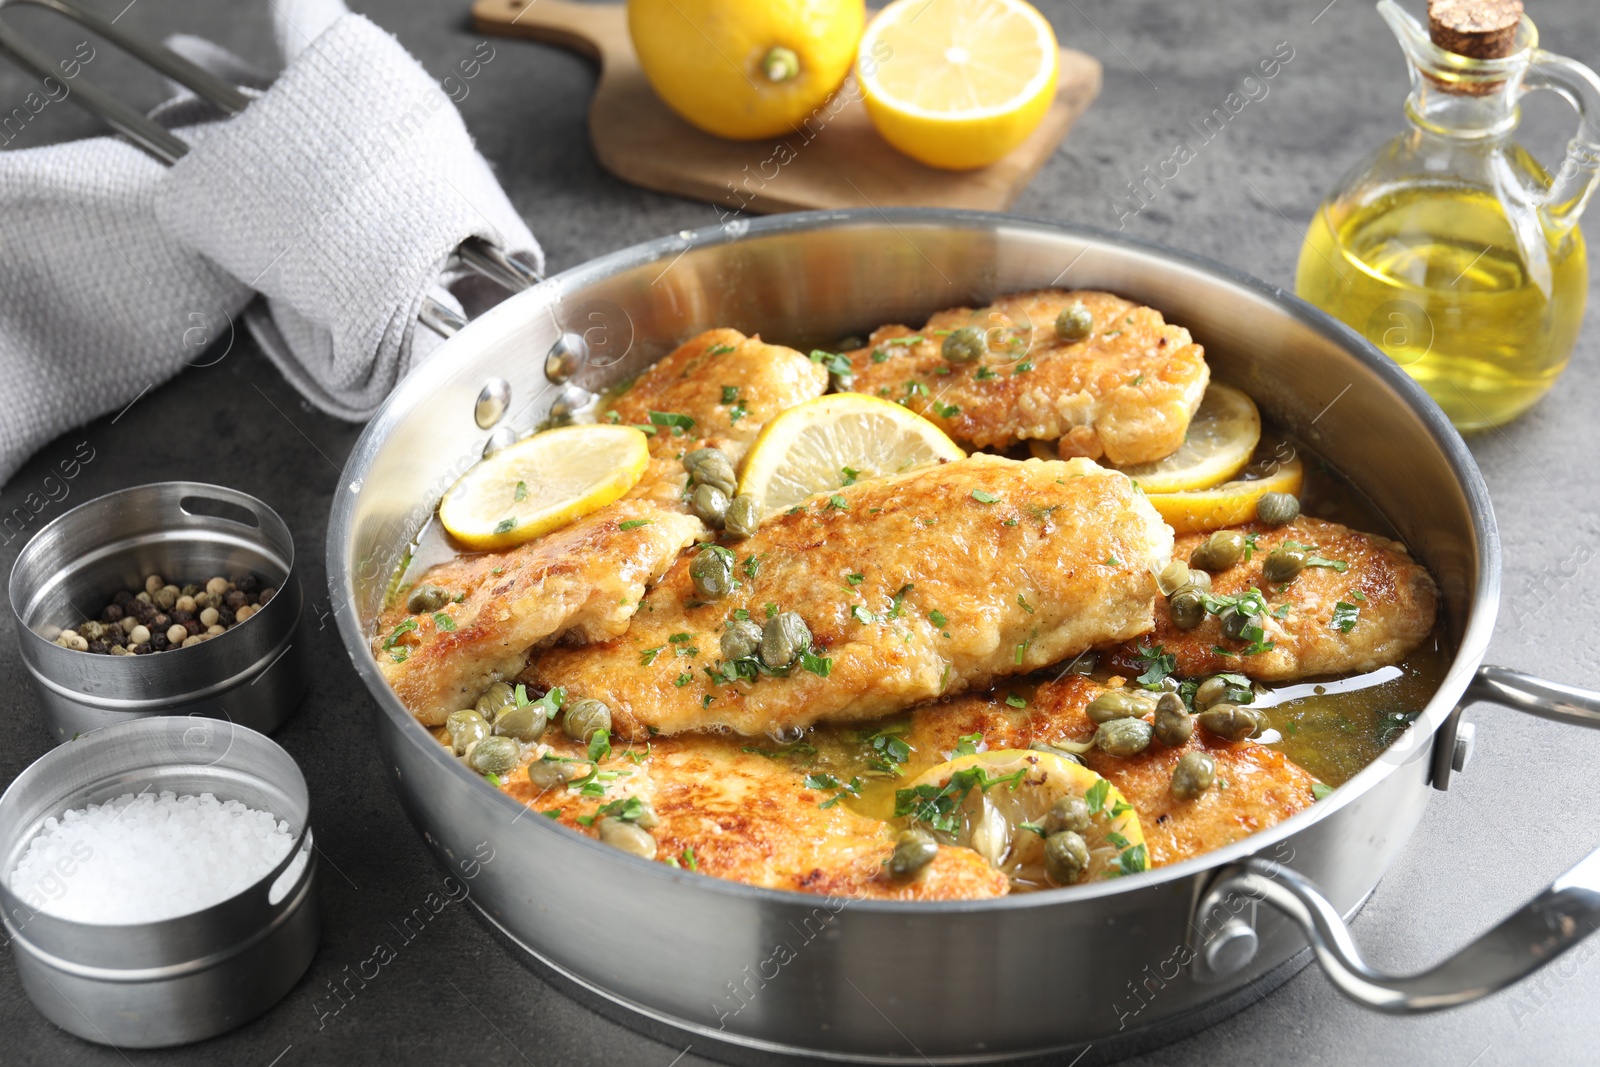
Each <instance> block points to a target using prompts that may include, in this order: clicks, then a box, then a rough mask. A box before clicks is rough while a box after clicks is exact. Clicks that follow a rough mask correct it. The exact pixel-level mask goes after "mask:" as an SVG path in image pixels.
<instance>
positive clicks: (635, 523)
mask: <svg viewBox="0 0 1600 1067" xmlns="http://www.w3.org/2000/svg"><path fill="white" fill-rule="evenodd" d="M650 522H651V520H649V519H629V520H628V521H627V522H619V523H617V529H619V530H637V529H638V528H639V527H641V526H649V525H650Z"/></svg>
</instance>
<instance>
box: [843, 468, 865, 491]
mask: <svg viewBox="0 0 1600 1067" xmlns="http://www.w3.org/2000/svg"><path fill="white" fill-rule="evenodd" d="M839 476H840V477H841V478H842V479H843V481H841V482H840V483H839V488H841V489H842V488H844V487H845V486H847V485H855V484H856V479H857V478H859V477H861V472H860V471H858V470H856V469H855V468H854V467H840V468H839Z"/></svg>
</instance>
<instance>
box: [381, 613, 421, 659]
mask: <svg viewBox="0 0 1600 1067" xmlns="http://www.w3.org/2000/svg"><path fill="white" fill-rule="evenodd" d="M416 628H417V620H416V619H407V620H406V621H405V622H403V623H401V624H400V625H399V626H396V627H395V628H394V630H392V631H391V632H390V634H389V636H388V637H386V638H384V639H383V650H384V651H385V652H387V651H389V649H391V648H393V647H394V643H395V642H396V641H398V640H400V637H401V635H402V634H408V633H410V632H411V631H412V630H415V629H416ZM396 662H400V661H398V660H397V661H396Z"/></svg>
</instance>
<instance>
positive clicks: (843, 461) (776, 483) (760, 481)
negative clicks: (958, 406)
mask: <svg viewBox="0 0 1600 1067" xmlns="http://www.w3.org/2000/svg"><path fill="white" fill-rule="evenodd" d="M966 455H967V454H966V453H965V452H963V451H961V449H960V447H959V446H957V445H956V443H955V442H954V441H952V440H950V438H948V437H946V436H945V433H944V431H943V430H941V429H939V427H937V426H935V425H934V424H933V423H931V422H929V421H928V420H927V419H925V418H923V417H922V416H921V415H918V414H916V413H915V412H912V411H908V410H906V409H905V408H903V407H901V406H900V405H899V404H893V403H890V402H889V401H887V400H880V399H878V398H877V397H875V396H866V395H864V394H861V393H833V394H831V395H829V396H819V397H817V398H816V399H815V400H808V401H806V402H805V403H803V404H796V405H795V406H794V407H792V408H790V409H789V410H788V411H785V412H784V413H783V414H781V415H779V416H778V417H777V418H775V419H773V420H772V421H771V422H769V423H767V425H766V426H765V427H764V428H763V429H762V431H761V434H760V436H758V437H757V438H756V440H755V443H754V444H753V445H751V446H750V453H749V455H747V456H746V457H745V461H744V476H743V478H742V479H741V480H740V482H739V492H741V493H749V494H751V495H752V496H754V497H755V498H756V500H757V502H758V503H759V504H760V506H761V513H762V514H763V515H771V514H774V513H775V512H778V511H782V510H783V509H785V508H789V507H793V506H794V505H795V504H798V503H800V501H802V500H804V499H806V498H807V497H809V496H812V495H813V494H816V493H827V492H832V491H833V490H835V489H839V488H841V487H843V486H846V485H851V484H853V483H855V482H857V481H861V480H864V479H866V478H874V477H880V476H882V475H885V474H898V473H900V472H901V471H908V470H914V469H915V468H917V467H926V466H928V465H929V464H932V463H938V462H939V461H941V460H947V459H965V458H966Z"/></svg>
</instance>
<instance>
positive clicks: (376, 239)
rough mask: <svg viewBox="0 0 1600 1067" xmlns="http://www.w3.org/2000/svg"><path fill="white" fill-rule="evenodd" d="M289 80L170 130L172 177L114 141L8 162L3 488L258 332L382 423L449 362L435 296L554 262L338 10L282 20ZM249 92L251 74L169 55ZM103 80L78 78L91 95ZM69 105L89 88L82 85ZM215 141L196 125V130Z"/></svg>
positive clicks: (296, 5)
mask: <svg viewBox="0 0 1600 1067" xmlns="http://www.w3.org/2000/svg"><path fill="white" fill-rule="evenodd" d="M274 11H275V15H276V30H277V39H278V43H279V48H280V51H281V52H282V54H283V55H284V56H285V58H286V59H287V61H288V63H287V67H286V69H285V70H284V71H283V73H282V74H280V75H279V76H278V78H277V80H276V81H275V82H273V84H272V85H271V86H270V87H268V88H265V89H264V90H263V91H262V92H261V93H260V95H259V97H258V98H257V99H255V100H254V101H253V102H252V103H251V104H250V106H249V107H248V108H247V109H246V110H245V111H244V112H243V113H242V114H240V115H238V116H236V117H234V118H231V119H228V120H226V121H217V122H200V119H201V118H202V117H208V116H205V115H204V109H203V108H201V107H200V106H199V105H198V104H197V102H195V101H194V100H193V99H192V98H182V97H181V98H180V99H179V100H177V101H175V102H174V103H173V104H171V105H168V106H167V107H165V108H163V109H161V111H160V112H158V118H159V119H160V120H161V121H162V122H163V123H164V124H166V125H169V126H174V127H176V128H177V132H178V134H179V136H181V137H182V138H183V139H184V140H185V141H187V142H188V143H189V144H190V145H192V146H193V147H192V149H191V151H190V152H189V153H188V154H187V155H186V156H184V158H183V159H181V160H180V161H179V162H178V163H177V165H176V166H174V167H173V168H171V169H170V170H169V169H167V168H165V167H164V166H162V164H160V163H159V162H157V161H156V160H154V159H152V158H150V157H149V156H147V155H146V154H145V153H144V152H143V151H141V150H140V149H138V148H135V147H133V146H132V145H130V144H127V143H126V142H123V141H122V140H120V139H116V138H110V137H106V138H94V139H90V140H87V141H80V142H76V143H72V144H65V145H59V146H52V147H49V148H40V149H29V150H21V151H11V152H0V249H3V250H4V252H3V254H0V482H3V481H4V480H5V479H7V478H9V477H10V475H11V473H12V472H13V471H14V470H15V469H16V467H17V466H18V465H19V464H20V463H21V462H22V461H23V460H24V459H26V458H27V456H28V455H29V454H30V453H31V452H32V451H33V450H34V449H36V448H38V447H39V445H41V444H43V443H44V442H45V441H47V440H49V439H50V438H52V437H54V436H56V435H57V434H59V433H61V432H63V431H64V430H66V429H67V428H69V427H71V426H73V425H77V424H80V423H83V422H86V421H88V420H90V419H92V418H95V417H97V416H99V415H102V414H106V413H108V412H115V411H118V410H119V409H121V408H123V407H124V406H126V405H127V404H129V403H131V402H133V401H134V400H135V399H136V398H137V397H138V396H139V395H141V394H142V393H143V392H144V391H145V390H148V389H149V388H150V387H151V386H153V385H155V384H158V383H159V382H161V381H164V380H166V379H167V378H169V377H171V376H172V375H173V374H175V373H177V371H179V370H180V369H182V368H183V367H184V366H185V365H186V364H191V363H204V362H208V361H212V360H215V359H218V358H221V357H222V355H224V354H226V351H227V345H228V344H229V343H230V341H231V332H232V331H233V330H234V329H235V328H236V326H235V324H236V323H237V322H238V321H239V320H240V316H241V312H243V311H244V309H245V306H246V305H247V304H249V302H250V301H251V299H252V297H253V295H254V294H255V293H257V292H259V293H261V294H262V295H263V296H264V298H265V300H264V301H263V302H258V303H256V304H255V305H254V306H252V307H251V308H250V310H249V312H248V313H246V314H245V316H244V317H245V319H246V321H248V323H249V325H250V327H251V329H252V330H253V331H255V332H256V333H257V334H258V336H259V337H260V339H261V341H262V343H263V347H264V348H265V349H266V351H267V352H268V354H269V356H270V357H271V358H272V359H273V360H274V362H275V363H277V365H278V366H279V367H280V369H282V371H283V372H284V374H285V376H286V377H287V378H288V379H289V380H290V381H291V382H292V383H293V384H294V385H295V386H296V387H297V388H298V389H299V390H300V391H301V392H302V393H303V394H304V395H305V396H306V397H307V398H308V399H309V400H310V401H311V402H312V403H314V404H316V405H318V406H319V407H321V408H322V409H323V410H326V411H328V412H331V413H333V414H335V415H339V416H341V417H344V418H350V419H358V420H359V419H362V418H365V417H367V416H368V415H370V414H371V413H372V412H373V411H374V410H375V409H376V408H377V406H378V405H379V404H380V403H381V402H382V401H383V398H384V397H385V396H387V395H388V393H389V391H390V390H391V389H392V388H393V387H394V386H395V384H396V383H397V382H398V381H399V380H400V379H401V378H402V377H403V376H404V375H405V373H406V372H407V371H408V370H409V369H410V368H411V367H413V366H415V365H416V364H417V363H418V362H420V361H421V360H422V359H423V358H425V357H426V355H427V354H428V353H429V352H430V351H431V350H432V348H433V347H434V346H435V345H436V344H437V339H436V338H434V337H433V335H432V334H431V333H430V332H429V331H428V330H427V328H426V327H420V326H419V324H418V323H417V313H418V310H419V309H420V307H421V304H422V301H423V298H424V295H427V294H431V295H433V296H434V297H435V298H436V299H440V300H441V302H442V303H446V304H450V303H452V298H451V297H450V296H449V295H448V293H447V292H446V291H445V289H444V288H443V287H442V284H443V283H446V282H448V281H450V280H451V279H449V278H445V277H442V276H441V272H442V271H443V269H444V267H445V265H446V260H447V258H448V257H449V255H450V253H451V252H452V251H453V250H454V249H455V248H456V247H457V246H458V245H459V244H460V243H461V242H462V241H463V240H465V239H466V238H468V237H473V236H477V237H482V238H486V239H488V240H490V241H493V242H495V243H496V244H498V245H499V246H500V247H502V248H505V249H507V250H509V251H516V252H522V253H525V254H527V255H528V256H530V257H532V258H533V259H534V261H535V263H537V264H538V266H539V267H540V269H542V268H543V257H542V252H541V250H540V249H539V246H538V243H537V242H536V241H535V240H534V238H533V235H532V234H531V233H530V232H529V231H528V229H527V227H526V225H525V224H524V223H523V222H522V220H521V218H520V217H518V215H517V213H516V211H515V210H514V209H513V208H512V206H511V204H510V202H509V201H508V200H507V199H506V197H505V194H504V192H503V191H502V190H501V188H500V186H499V184H498V183H497V182H496V180H495V178H494V176H493V174H492V173H491V171H490V170H489V167H488V164H487V163H486V162H485V161H484V160H483V157H482V156H480V155H479V154H478V152H477V151H476V149H475V148H474V147H473V145H472V140H471V137H470V136H469V135H468V133H467V131H466V128H465V126H464V125H463V123H462V121H461V118H460V115H459V114H458V113H457V111H456V110H455V106H454V105H453V104H452V103H451V102H450V100H449V98H448V97H447V96H446V94H445V93H444V91H443V90H442V89H441V88H440V86H439V84H438V83H437V82H436V81H435V80H434V79H433V78H431V77H430V76H429V75H428V74H427V72H426V71H424V70H423V68H422V67H421V66H420V65H419V64H418V63H417V62H416V61H415V60H414V59H412V58H411V57H410V56H409V55H408V54H407V53H406V52H405V50H404V49H403V48H401V46H400V45H399V43H398V42H397V41H396V40H395V39H394V38H393V37H391V36H390V35H388V34H387V33H385V32H383V31H382V30H380V29H378V27H376V26H374V25H373V24H372V23H371V22H369V21H367V20H366V19H365V18H362V17H360V16H357V15H352V14H349V13H348V12H346V11H345V10H344V7H343V5H342V3H340V2H339V0H278V2H276V3H275V4H274ZM169 43H170V44H171V45H172V46H174V47H176V48H178V49H179V50H180V51H182V52H184V53H185V54H186V55H188V57H189V58H190V59H192V60H194V61H196V62H199V63H201V64H202V65H204V66H207V67H208V68H210V69H212V70H214V71H216V72H218V73H221V74H223V75H224V76H226V77H228V78H229V79H230V80H234V81H236V82H239V83H241V84H244V85H249V84H251V83H253V82H256V81H257V80H258V79H257V78H256V77H254V76H252V75H251V73H250V71H249V68H248V67H246V66H245V65H244V64H242V63H240V62H239V61H238V60H236V59H234V57H232V56H230V55H229V54H228V53H226V52H224V51H222V50H221V49H218V48H216V47H215V46H214V45H210V44H209V43H207V42H203V41H197V40H195V39H192V38H191V39H175V40H174V41H172V42H169ZM92 72H93V67H92V66H90V67H89V68H88V69H86V70H84V71H82V72H80V74H79V76H82V77H90V76H92ZM65 84H66V86H67V88H68V91H70V82H67V83H65ZM196 123H198V124H196Z"/></svg>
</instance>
